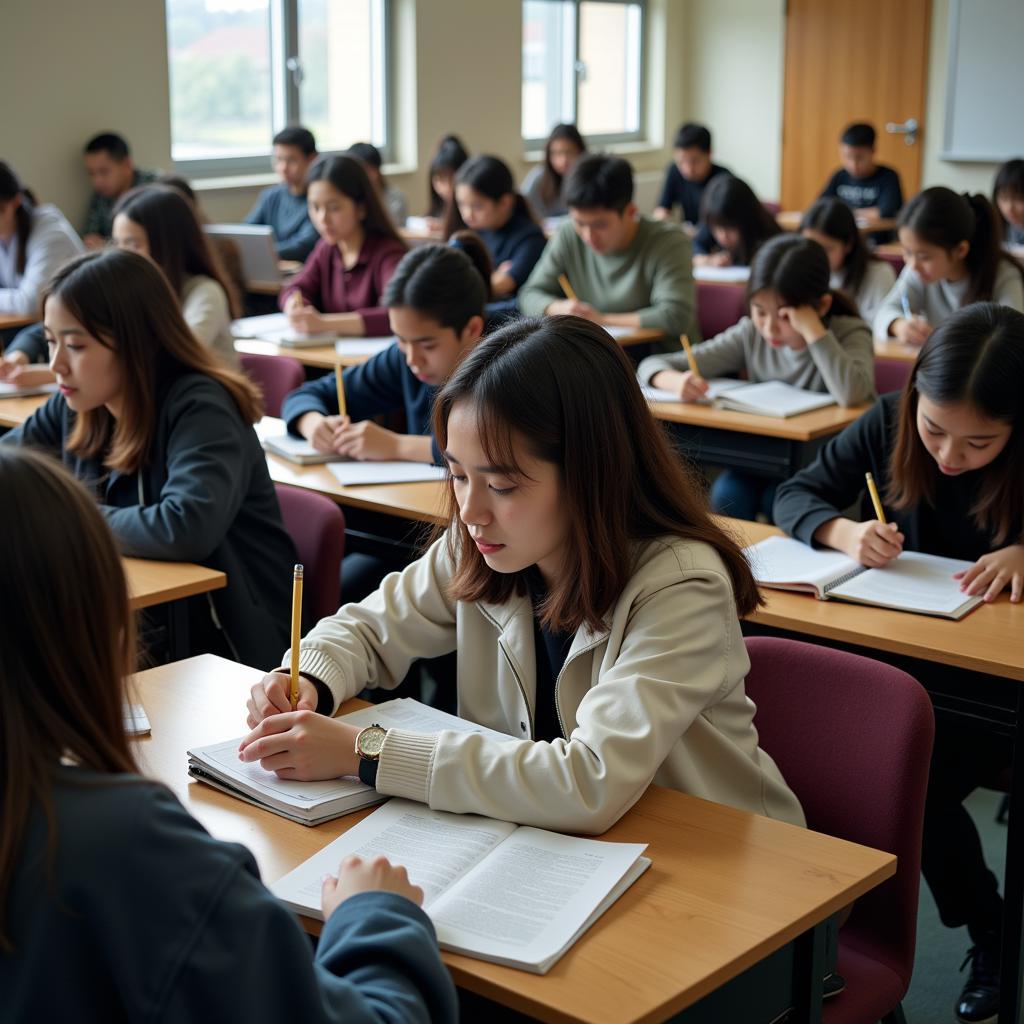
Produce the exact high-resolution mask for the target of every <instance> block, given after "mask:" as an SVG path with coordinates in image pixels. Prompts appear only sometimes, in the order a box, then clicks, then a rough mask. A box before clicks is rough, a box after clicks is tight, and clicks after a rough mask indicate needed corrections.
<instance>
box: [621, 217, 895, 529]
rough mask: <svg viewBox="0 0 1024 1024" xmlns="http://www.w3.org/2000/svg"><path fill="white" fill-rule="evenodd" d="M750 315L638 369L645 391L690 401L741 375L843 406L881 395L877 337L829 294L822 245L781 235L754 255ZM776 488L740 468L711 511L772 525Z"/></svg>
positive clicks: (723, 482) (843, 300) (721, 486)
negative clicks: (822, 395) (764, 519)
mask: <svg viewBox="0 0 1024 1024" xmlns="http://www.w3.org/2000/svg"><path fill="white" fill-rule="evenodd" d="M747 295H748V297H749V299H750V316H749V317H744V318H743V319H742V320H741V321H740V322H739V323H738V324H736V325H735V326H733V327H730V328H728V329H727V330H725V331H723V332H722V333H721V334H719V335H718V336H717V337H715V338H712V339H711V340H710V341H706V342H704V344H703V345H698V346H697V348H696V349H695V350H694V353H693V358H694V359H695V360H696V362H697V369H698V370H699V371H700V373H699V375H698V374H697V373H695V372H694V371H693V370H691V369H690V366H689V362H688V361H687V358H686V355H685V353H683V352H678V353H675V354H673V355H667V356H650V357H649V358H647V359H645V360H644V361H643V362H642V363H641V364H640V369H639V374H638V375H639V377H640V381H641V383H643V384H650V385H652V386H653V387H656V388H663V389H665V390H666V391H673V392H675V393H676V394H678V395H679V396H680V397H681V398H682V399H683V401H684V402H695V401H699V400H700V399H701V398H703V397H704V395H705V394H707V390H708V379H709V378H712V377H725V376H738V375H739V374H741V373H742V374H745V375H746V379H747V380H749V381H750V382H751V383H758V382H759V381H766V380H780V381H784V382H785V383H787V384H792V385H794V386H795V387H798V388H805V389H807V390H809V391H827V392H828V393H829V394H830V395H831V396H832V397H833V398H834V399H835V400H836V401H837V402H838V403H839V404H840V405H856V404H858V403H859V402H867V401H869V400H870V399H872V398H874V397H875V376H874V350H873V348H872V341H871V331H870V330H869V329H868V326H867V324H865V323H864V321H863V320H861V319H860V318H859V317H858V316H857V310H856V307H855V306H854V305H853V302H852V301H851V300H850V299H849V298H848V297H847V296H846V295H844V294H843V293H842V292H836V291H832V290H831V286H830V284H829V265H828V257H827V256H826V255H825V251H824V249H822V247H821V246H820V245H818V243H817V242H812V241H810V240H808V239H806V238H800V237H799V236H797V235H782V236H780V237H778V238H774V239H772V240H771V241H770V242H768V243H767V244H765V245H764V246H763V247H762V248H761V249H760V250H759V251H758V254H757V255H756V256H755V257H754V265H753V266H752V267H751V268H750V280H749V282H748V284H747ZM774 494H775V485H774V484H772V483H770V482H769V481H768V480H766V479H765V478H763V477H758V476H754V475H752V474H749V473H739V472H736V471H735V470H725V471H724V472H722V473H721V474H719V476H718V478H717V479H716V480H715V482H714V484H713V486H712V488H711V507H712V509H713V510H714V511H715V512H721V513H724V514H727V515H731V516H735V517H736V518H738V519H755V518H756V517H757V514H758V512H760V513H762V514H763V515H766V516H768V517H769V518H770V514H771V507H772V499H773V497H774Z"/></svg>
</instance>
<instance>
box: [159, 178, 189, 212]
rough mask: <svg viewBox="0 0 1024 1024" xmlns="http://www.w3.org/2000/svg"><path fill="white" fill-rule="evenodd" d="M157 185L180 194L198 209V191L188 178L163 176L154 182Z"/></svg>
mask: <svg viewBox="0 0 1024 1024" xmlns="http://www.w3.org/2000/svg"><path fill="white" fill-rule="evenodd" d="M154 184H156V185H166V186H167V187H168V188H173V189H174V191H175V192H180V193H181V194H182V195H183V196H184V197H185V198H186V199H187V200H188V201H189V202H190V203H191V204H192V205H193V206H194V207H196V208H198V205H199V201H198V200H197V199H196V190H195V189H194V188H193V187H192V186H191V185H190V184H189V182H188V179H187V178H183V177H182V176H181V175H180V174H161V175H160V177H159V178H157V179H156V181H155V182H154Z"/></svg>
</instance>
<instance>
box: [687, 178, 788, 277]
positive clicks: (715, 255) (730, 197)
mask: <svg viewBox="0 0 1024 1024" xmlns="http://www.w3.org/2000/svg"><path fill="white" fill-rule="evenodd" d="M700 210H701V213H700V219H701V227H700V230H699V231H698V232H697V236H696V238H694V240H693V252H694V256H693V262H694V265H695V266H713V267H748V266H750V263H751V261H752V260H753V258H754V253H756V252H757V250H758V249H759V248H760V247H761V246H762V245H763V244H764V243H765V242H767V241H768V239H769V238H774V237H775V236H776V235H777V234H779V233H780V231H781V230H782V229H781V228H780V227H779V225H778V224H776V223H775V218H774V217H773V216H772V215H771V214H770V213H769V212H768V211H767V210H766V209H765V208H764V205H763V204H762V202H761V200H760V199H758V198H757V196H756V195H754V191H753V189H751V187H750V186H749V185H748V184H747V183H746V182H745V181H743V180H742V179H740V178H736V177H733V175H731V174H719V175H717V176H716V177H714V178H712V179H711V181H710V182H708V185H707V187H706V188H705V189H704V197H703V199H701V206H700Z"/></svg>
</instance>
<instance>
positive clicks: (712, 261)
mask: <svg viewBox="0 0 1024 1024" xmlns="http://www.w3.org/2000/svg"><path fill="white" fill-rule="evenodd" d="M708 266H709V267H731V266H732V256H731V255H730V254H729V252H728V251H727V250H725V249H719V250H718V252H713V253H711V254H710V255H709V256H708Z"/></svg>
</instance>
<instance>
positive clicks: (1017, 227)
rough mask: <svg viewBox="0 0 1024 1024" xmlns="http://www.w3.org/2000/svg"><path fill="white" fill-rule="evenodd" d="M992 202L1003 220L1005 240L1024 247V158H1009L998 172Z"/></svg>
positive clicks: (1014, 246) (1006, 243)
mask: <svg viewBox="0 0 1024 1024" xmlns="http://www.w3.org/2000/svg"><path fill="white" fill-rule="evenodd" d="M992 202H993V203H994V204H995V206H996V209H998V210H999V215H1000V217H1001V218H1002V221H1003V242H1004V243H1005V245H1006V246H1007V247H1008V248H1013V249H1020V248H1022V247H1024V160H1007V161H1006V163H1005V164H1003V165H1002V167H1000V168H999V170H998V172H997V173H996V180H995V184H994V185H993V187H992Z"/></svg>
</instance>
